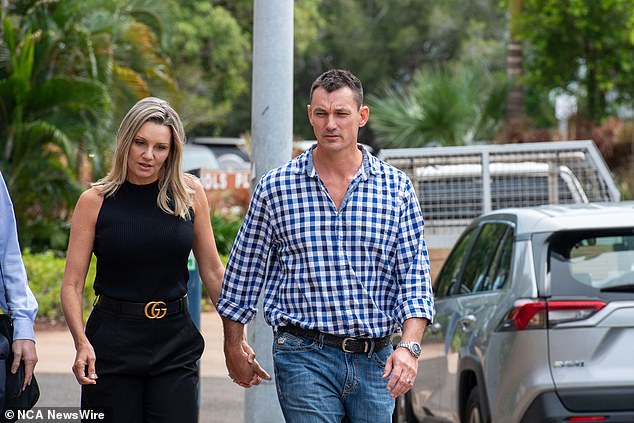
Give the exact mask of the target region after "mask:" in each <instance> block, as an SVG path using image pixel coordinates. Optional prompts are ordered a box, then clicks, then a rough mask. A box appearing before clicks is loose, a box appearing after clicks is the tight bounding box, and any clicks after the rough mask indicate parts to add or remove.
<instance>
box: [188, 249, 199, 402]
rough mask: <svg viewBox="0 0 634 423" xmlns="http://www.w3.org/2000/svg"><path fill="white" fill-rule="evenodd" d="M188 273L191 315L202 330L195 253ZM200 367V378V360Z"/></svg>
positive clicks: (192, 255)
mask: <svg viewBox="0 0 634 423" xmlns="http://www.w3.org/2000/svg"><path fill="white" fill-rule="evenodd" d="M187 271H188V272H189V280H188V281H187V300H188V304H189V305H188V310H189V314H190V315H191V316H192V321H193V322H194V324H195V325H196V327H197V328H198V330H200V301H201V298H202V293H203V289H202V283H201V280H200V274H199V273H198V264H197V263H196V259H195V258H194V253H193V251H190V252H189V258H188V259H187ZM197 365H198V375H199V376H200V360H199V361H198V363H197ZM201 387H202V380H201V379H200V378H199V380H198V403H197V406H198V410H199V411H200V404H201V402H202V389H201Z"/></svg>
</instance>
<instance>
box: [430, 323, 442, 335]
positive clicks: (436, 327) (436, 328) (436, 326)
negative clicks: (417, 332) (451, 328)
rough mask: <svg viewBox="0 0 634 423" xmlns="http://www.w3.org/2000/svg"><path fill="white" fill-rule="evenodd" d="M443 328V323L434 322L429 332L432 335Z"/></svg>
mask: <svg viewBox="0 0 634 423" xmlns="http://www.w3.org/2000/svg"><path fill="white" fill-rule="evenodd" d="M441 329H442V325H441V324H440V323H438V322H434V323H433V324H432V325H431V326H429V332H430V333H431V334H432V335H435V334H437V333H438V332H440V330H441Z"/></svg>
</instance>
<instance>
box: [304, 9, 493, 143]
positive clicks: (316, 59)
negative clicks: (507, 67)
mask: <svg viewBox="0 0 634 423" xmlns="http://www.w3.org/2000/svg"><path fill="white" fill-rule="evenodd" d="M299 3H315V7H316V10H317V11H318V16H319V17H320V19H312V20H310V21H309V22H308V23H306V24H305V25H308V26H309V27H311V29H313V31H315V30H317V31H318V32H317V33H316V34H314V33H310V34H308V35H309V36H310V37H311V39H312V41H310V42H309V46H310V47H309V48H308V49H306V50H305V51H296V53H295V61H294V63H295V81H294V86H295V95H294V99H295V100H294V122H293V128H294V131H295V132H296V133H297V134H298V135H299V136H300V137H302V138H304V139H313V138H314V134H313V132H312V128H311V127H310V125H309V123H308V119H307V118H306V104H307V103H308V94H309V92H308V91H309V88H310V85H311V83H312V81H313V80H314V79H315V78H316V77H317V76H318V75H319V74H320V73H321V72H323V71H325V70H326V69H328V68H333V67H336V68H346V69H350V70H351V71H352V72H353V73H354V74H356V75H357V76H358V77H359V78H360V79H361V81H362V82H363V85H364V89H365V92H366V93H369V94H378V93H379V92H380V90H381V88H382V87H385V86H390V87H392V88H394V89H395V90H396V91H399V90H402V89H404V87H405V86H407V85H409V84H410V83H411V80H412V78H413V76H414V74H416V72H417V71H418V70H419V69H420V68H422V67H424V66H429V65H438V64H441V63H445V62H447V61H449V60H452V61H473V60H477V61H479V62H481V63H484V65H485V67H486V68H487V69H493V70H495V69H503V67H504V44H503V38H504V29H505V28H504V25H503V24H500V22H503V16H502V15H501V14H502V12H501V11H500V9H499V8H498V6H497V2H491V1H462V0H447V1H442V2H438V1H433V0H392V1H389V2H386V1H381V0H370V1H368V0H349V1H336V0H321V1H320V2H296V5H297V4H299ZM319 3H321V4H319ZM297 25H298V23H297V22H296V28H297ZM369 126H370V127H371V129H375V120H374V116H373V114H372V113H371V115H370V121H369ZM363 141H364V142H368V141H371V140H367V139H364V140H363Z"/></svg>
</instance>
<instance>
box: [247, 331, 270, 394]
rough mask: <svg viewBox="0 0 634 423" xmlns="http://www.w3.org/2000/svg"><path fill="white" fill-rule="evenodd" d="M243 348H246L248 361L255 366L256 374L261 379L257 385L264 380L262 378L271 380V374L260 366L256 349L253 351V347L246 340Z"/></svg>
mask: <svg viewBox="0 0 634 423" xmlns="http://www.w3.org/2000/svg"><path fill="white" fill-rule="evenodd" d="M242 349H243V350H244V352H245V354H247V362H248V363H249V364H250V365H251V366H252V367H253V371H254V372H255V375H256V376H257V378H259V381H258V383H257V384H256V385H259V384H260V382H262V379H266V380H271V376H269V374H268V373H267V372H266V370H264V369H263V368H262V367H261V366H260V363H258V361H257V360H256V359H255V351H253V348H251V346H250V345H249V344H248V343H247V341H246V340H243V341H242Z"/></svg>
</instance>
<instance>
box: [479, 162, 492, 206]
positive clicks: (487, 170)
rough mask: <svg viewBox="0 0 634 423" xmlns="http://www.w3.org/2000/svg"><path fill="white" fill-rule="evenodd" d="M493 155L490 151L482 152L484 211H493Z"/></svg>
mask: <svg viewBox="0 0 634 423" xmlns="http://www.w3.org/2000/svg"><path fill="white" fill-rule="evenodd" d="M490 164H491V157H490V156H489V152H488V151H484V152H482V179H481V181H482V213H488V212H490V211H491V208H492V207H491V167H490Z"/></svg>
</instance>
